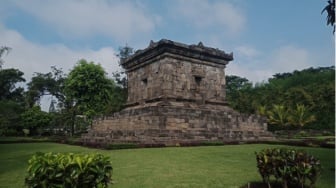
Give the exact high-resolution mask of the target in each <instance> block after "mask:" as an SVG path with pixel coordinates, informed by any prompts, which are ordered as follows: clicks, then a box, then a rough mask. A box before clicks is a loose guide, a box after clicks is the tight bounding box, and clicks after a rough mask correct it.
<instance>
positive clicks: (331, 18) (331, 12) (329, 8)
mask: <svg viewBox="0 0 336 188" xmlns="http://www.w3.org/2000/svg"><path fill="white" fill-rule="evenodd" d="M323 12H327V25H330V26H332V27H333V28H334V30H333V33H335V0H328V5H326V6H325V7H324V9H323V10H322V12H321V14H322V13H323Z"/></svg>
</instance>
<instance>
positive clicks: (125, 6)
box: [0, 0, 335, 82]
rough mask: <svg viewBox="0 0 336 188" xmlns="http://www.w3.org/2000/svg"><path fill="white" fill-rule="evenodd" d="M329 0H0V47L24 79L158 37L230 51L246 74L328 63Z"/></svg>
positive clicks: (232, 67) (109, 57)
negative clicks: (54, 67) (327, 21)
mask: <svg viewBox="0 0 336 188" xmlns="http://www.w3.org/2000/svg"><path fill="white" fill-rule="evenodd" d="M326 2H327V0H304V1H302V0H281V1H279V0H218V1H216V0H131V1H127V0H120V1H118V0H24V1H22V0H2V1H1V6H0V46H8V47H11V48H12V51H11V52H10V53H9V54H8V55H7V56H5V57H4V58H3V59H4V60H5V65H4V68H9V67H14V68H18V69H20V70H21V71H23V72H24V73H25V77H26V78H27V80H28V81H29V79H30V78H31V76H32V75H33V73H34V72H42V73H43V72H44V73H45V72H48V71H50V67H51V66H57V67H58V68H62V69H63V70H64V71H65V72H68V71H69V70H70V69H71V68H72V67H73V66H74V65H75V63H76V62H77V61H78V60H79V59H82V58H85V59H87V60H89V61H94V62H97V63H100V64H101V65H103V67H104V68H105V69H106V71H107V72H108V73H111V72H113V71H115V70H118V69H119V67H118V64H117V61H118V59H117V58H116V56H115V54H116V52H117V50H118V48H119V47H120V46H124V45H125V44H128V45H129V46H131V47H134V48H135V49H143V48H146V47H147V46H148V44H149V41H150V40H154V41H158V40H160V39H162V38H165V39H170V40H174V41H178V42H182V43H186V44H197V43H198V42H200V41H202V42H203V44H204V45H206V46H211V47H215V48H219V49H222V50H224V51H226V52H233V53H234V59H235V60H234V61H233V62H231V63H230V64H229V65H228V68H227V70H226V72H227V74H231V75H238V76H242V77H246V78H248V79H249V80H251V81H254V82H260V81H263V80H267V78H269V77H271V76H272V75H273V74H274V73H279V72H292V71H293V70H301V69H305V68H309V67H320V66H331V65H334V61H335V56H334V54H335V48H334V44H335V43H334V36H333V35H332V28H331V27H328V26H326V15H325V14H324V15H321V10H322V9H323V8H324V6H325V5H326V4H327V3H326Z"/></svg>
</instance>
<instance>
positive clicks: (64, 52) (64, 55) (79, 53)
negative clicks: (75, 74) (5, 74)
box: [0, 25, 119, 81]
mask: <svg viewBox="0 0 336 188" xmlns="http://www.w3.org/2000/svg"><path fill="white" fill-rule="evenodd" d="M0 36H1V43H3V44H4V45H6V46H9V47H11V48H12V49H13V50H12V51H11V52H10V53H9V54H8V55H7V56H5V57H4V60H5V64H4V66H3V67H4V68H8V67H14V68H18V69H20V70H21V71H23V72H24V73H25V78H26V79H27V81H29V79H30V78H31V77H32V75H33V73H34V72H42V73H46V72H49V71H50V70H51V69H50V67H51V66H56V67H58V68H62V69H63V71H64V72H68V71H69V70H70V69H72V68H73V66H74V65H75V63H76V62H77V61H78V60H80V59H82V58H84V59H86V60H88V61H94V62H96V63H100V64H101V65H102V66H103V67H104V68H105V70H106V71H107V72H108V73H111V72H113V71H116V70H119V66H118V58H117V57H116V56H115V53H116V52H115V50H114V49H112V48H111V47H104V48H101V49H99V50H96V51H94V50H90V49H80V50H73V49H69V48H68V47H66V46H64V45H63V44H53V45H40V44H36V43H32V42H30V41H28V40H26V39H25V38H23V37H22V36H21V35H20V34H19V33H18V32H16V31H13V30H8V29H6V28H4V27H2V26H1V25H0Z"/></svg>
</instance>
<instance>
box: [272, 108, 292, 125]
mask: <svg viewBox="0 0 336 188" xmlns="http://www.w3.org/2000/svg"><path fill="white" fill-rule="evenodd" d="M288 115H289V114H288V110H287V109H286V107H285V106H284V105H277V104H275V105H273V108H272V109H271V110H270V111H269V112H268V122H269V123H270V124H273V125H278V126H282V127H284V126H286V125H288Z"/></svg>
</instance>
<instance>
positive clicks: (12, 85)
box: [0, 46, 335, 136]
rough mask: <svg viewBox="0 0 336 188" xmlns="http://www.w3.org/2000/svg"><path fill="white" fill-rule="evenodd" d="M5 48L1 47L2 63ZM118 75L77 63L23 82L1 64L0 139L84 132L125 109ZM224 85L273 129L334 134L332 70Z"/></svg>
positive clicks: (242, 107) (123, 54)
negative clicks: (46, 102) (44, 101)
mask: <svg viewBox="0 0 336 188" xmlns="http://www.w3.org/2000/svg"><path fill="white" fill-rule="evenodd" d="M9 50H10V48H7V47H0V65H2V63H4V61H3V59H1V57H2V56H3V55H4V54H6V52H7V53H8V51H9ZM132 53H133V49H132V48H130V47H128V46H126V47H123V48H120V49H119V54H118V57H119V58H120V62H121V61H123V60H124V59H125V58H127V57H128V56H129V55H131V54H132ZM120 62H119V63H120ZM122 74H123V73H121V72H115V73H112V75H113V76H112V77H108V76H107V73H106V72H105V70H104V68H102V67H101V66H100V65H99V64H96V63H94V62H87V61H86V60H80V61H78V62H77V64H76V65H75V66H74V67H73V69H72V70H70V72H69V74H65V73H64V72H63V71H62V69H60V68H57V67H51V70H50V72H47V73H35V74H34V76H33V77H32V79H31V80H30V81H29V82H28V81H27V82H26V80H25V79H24V77H23V75H24V73H23V72H22V71H20V70H18V69H13V68H10V69H3V68H2V66H0V136H3V135H5V136H18V135H43V134H44V133H48V134H63V135H64V134H67V135H73V134H76V133H78V134H80V133H81V132H85V131H86V130H87V129H88V127H89V126H90V124H91V122H92V119H93V118H94V117H95V116H101V115H108V114H111V113H113V112H116V111H120V110H121V109H122V108H123V106H124V104H125V102H126V99H127V78H126V77H125V76H124V75H122ZM226 82H227V85H226V95H227V101H228V102H229V105H230V106H231V107H233V108H234V109H236V110H238V111H240V112H242V113H250V114H252V113H258V114H260V115H264V116H267V118H268V121H269V125H270V127H269V128H270V129H271V130H275V129H293V128H295V129H302V128H309V129H320V130H334V123H335V67H321V68H309V69H305V70H302V71H294V72H292V73H281V74H276V75H274V76H273V77H272V78H270V79H269V80H268V81H267V82H264V83H257V84H254V85H253V84H252V83H251V82H250V81H249V80H247V79H246V78H242V77H239V76H226ZM24 84H25V85H26V86H27V87H26V89H24V88H23V87H21V86H22V85H24ZM44 96H51V97H52V98H53V100H52V101H51V104H50V108H49V112H45V111H42V110H41V108H40V100H41V98H42V97H44Z"/></svg>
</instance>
